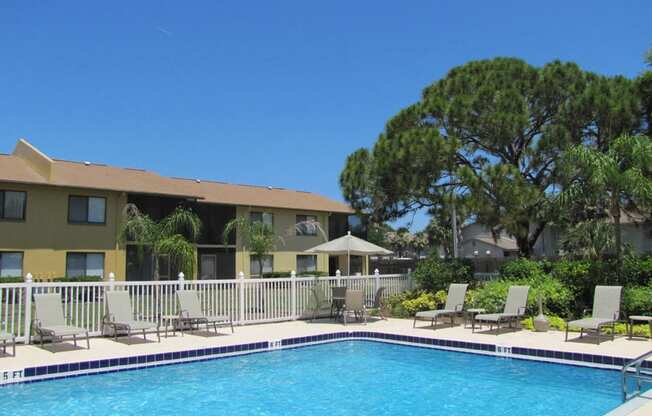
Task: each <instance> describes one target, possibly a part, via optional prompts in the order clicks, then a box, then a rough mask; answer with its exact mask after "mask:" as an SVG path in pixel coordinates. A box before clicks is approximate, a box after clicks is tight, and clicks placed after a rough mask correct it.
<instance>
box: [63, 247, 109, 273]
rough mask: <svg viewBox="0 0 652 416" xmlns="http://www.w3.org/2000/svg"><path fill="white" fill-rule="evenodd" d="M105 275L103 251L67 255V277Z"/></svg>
mask: <svg viewBox="0 0 652 416" xmlns="http://www.w3.org/2000/svg"><path fill="white" fill-rule="evenodd" d="M80 276H99V277H101V278H103V277H104V254H103V253H68V254H67V255H66V277H80Z"/></svg>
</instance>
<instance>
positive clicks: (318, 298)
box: [309, 287, 333, 321]
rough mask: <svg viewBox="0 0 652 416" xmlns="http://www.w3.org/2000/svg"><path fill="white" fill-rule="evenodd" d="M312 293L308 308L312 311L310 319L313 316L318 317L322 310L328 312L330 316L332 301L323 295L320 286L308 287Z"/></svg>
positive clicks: (313, 317) (311, 319) (312, 318)
mask: <svg viewBox="0 0 652 416" xmlns="http://www.w3.org/2000/svg"><path fill="white" fill-rule="evenodd" d="M310 292H311V293H312V303H313V304H311V305H310V308H309V310H311V311H312V314H311V317H310V321H313V320H314V319H315V318H318V317H319V316H320V315H321V314H322V313H324V312H330V313H331V316H332V313H333V312H332V311H333V306H332V305H333V303H332V302H331V301H329V300H328V299H326V296H324V291H323V290H321V288H320V287H313V288H311V289H310Z"/></svg>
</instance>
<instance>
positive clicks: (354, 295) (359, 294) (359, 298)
mask: <svg viewBox="0 0 652 416" xmlns="http://www.w3.org/2000/svg"><path fill="white" fill-rule="evenodd" d="M351 312H353V314H354V315H355V319H356V320H358V321H360V320H363V321H364V323H365V324H366V323H367V308H366V306H365V304H364V292H363V291H362V290H347V291H346V297H345V300H344V305H342V320H343V322H344V325H346V317H347V315H348V314H350V313H351Z"/></svg>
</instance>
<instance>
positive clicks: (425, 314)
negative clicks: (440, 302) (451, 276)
mask: <svg viewBox="0 0 652 416" xmlns="http://www.w3.org/2000/svg"><path fill="white" fill-rule="evenodd" d="M468 287H469V285H468V284H465V283H453V284H451V285H450V286H449V287H448V295H447V296H446V304H445V305H444V309H437V310H433V311H422V312H417V313H416V315H414V322H413V323H412V328H416V326H417V321H430V325H431V326H437V319H438V318H439V317H440V316H441V317H444V316H449V317H450V318H451V327H453V325H455V315H457V314H460V313H462V311H463V310H464V298H465V297H466V289H467V288H468Z"/></svg>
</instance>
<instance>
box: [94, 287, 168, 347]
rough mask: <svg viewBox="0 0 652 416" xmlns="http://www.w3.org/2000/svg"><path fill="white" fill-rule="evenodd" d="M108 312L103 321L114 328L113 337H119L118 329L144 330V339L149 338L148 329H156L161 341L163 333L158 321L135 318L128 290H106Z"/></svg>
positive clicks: (128, 334)
mask: <svg viewBox="0 0 652 416" xmlns="http://www.w3.org/2000/svg"><path fill="white" fill-rule="evenodd" d="M106 307H107V309H108V311H107V314H106V315H105V316H104V319H102V323H103V324H104V325H106V326H108V327H109V328H111V329H112V330H113V339H114V340H117V339H118V331H127V336H131V331H143V339H145V340H147V331H148V330H152V329H155V330H156V336H157V337H158V342H161V333H160V331H159V325H158V323H154V322H149V321H144V320H142V319H135V318H134V316H133V314H132V312H131V311H132V309H131V300H130V299H129V292H127V291H110V292H106Z"/></svg>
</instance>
